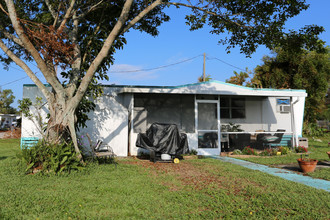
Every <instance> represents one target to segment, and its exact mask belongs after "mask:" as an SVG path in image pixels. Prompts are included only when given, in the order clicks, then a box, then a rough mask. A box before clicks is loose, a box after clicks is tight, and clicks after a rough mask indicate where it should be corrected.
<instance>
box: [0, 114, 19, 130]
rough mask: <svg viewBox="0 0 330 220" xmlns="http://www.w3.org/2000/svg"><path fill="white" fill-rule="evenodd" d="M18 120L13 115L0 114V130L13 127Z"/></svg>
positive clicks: (17, 117)
mask: <svg viewBox="0 0 330 220" xmlns="http://www.w3.org/2000/svg"><path fill="white" fill-rule="evenodd" d="M19 118H20V116H19V115H15V114H0V129H4V128H11V127H12V126H14V127H15V126H16V125H17V120H18V119H19Z"/></svg>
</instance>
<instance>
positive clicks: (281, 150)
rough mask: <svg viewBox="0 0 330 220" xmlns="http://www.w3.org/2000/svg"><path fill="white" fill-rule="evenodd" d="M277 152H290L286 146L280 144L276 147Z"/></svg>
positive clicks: (283, 153)
mask: <svg viewBox="0 0 330 220" xmlns="http://www.w3.org/2000/svg"><path fill="white" fill-rule="evenodd" d="M278 152H281V154H282V155H286V154H288V153H289V152H290V149H289V148H288V147H284V146H281V147H279V148H278Z"/></svg>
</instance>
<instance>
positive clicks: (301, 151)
mask: <svg viewBox="0 0 330 220" xmlns="http://www.w3.org/2000/svg"><path fill="white" fill-rule="evenodd" d="M294 150H295V152H296V153H307V152H308V149H307V148H306V147H303V146H298V147H295V148H294Z"/></svg>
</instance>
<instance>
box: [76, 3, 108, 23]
mask: <svg viewBox="0 0 330 220" xmlns="http://www.w3.org/2000/svg"><path fill="white" fill-rule="evenodd" d="M102 3H103V0H101V1H99V2H98V3H96V4H95V5H93V6H91V7H90V8H89V9H88V10H87V11H85V12H84V13H82V14H81V15H79V16H77V19H82V18H83V17H85V16H86V15H87V14H88V13H90V12H91V11H94V10H96V9H97V6H99V5H100V4H102Z"/></svg>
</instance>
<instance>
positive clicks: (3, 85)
mask: <svg viewBox="0 0 330 220" xmlns="http://www.w3.org/2000/svg"><path fill="white" fill-rule="evenodd" d="M28 77H29V76H25V77H22V78H19V79H16V80H14V81H11V82H8V83H5V84H2V85H0V87H3V86H6V85H9V84H12V83H15V82H18V81H20V80H23V79H26V78H28Z"/></svg>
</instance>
